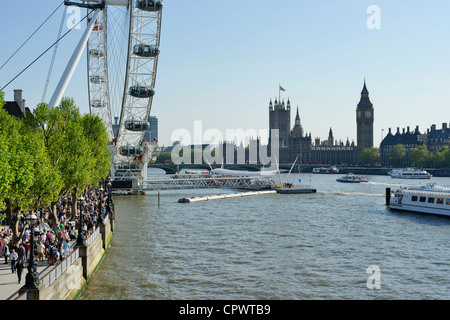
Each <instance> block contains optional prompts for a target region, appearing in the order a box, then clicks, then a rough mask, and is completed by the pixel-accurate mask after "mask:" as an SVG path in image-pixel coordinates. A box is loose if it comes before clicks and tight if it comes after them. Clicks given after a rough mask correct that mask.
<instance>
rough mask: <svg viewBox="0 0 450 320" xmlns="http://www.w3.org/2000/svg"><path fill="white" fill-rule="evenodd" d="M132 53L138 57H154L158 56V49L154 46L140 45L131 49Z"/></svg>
mask: <svg viewBox="0 0 450 320" xmlns="http://www.w3.org/2000/svg"><path fill="white" fill-rule="evenodd" d="M133 53H134V54H135V55H137V56H140V57H156V56H157V55H158V54H159V48H158V46H156V45H146V44H143V43H140V44H136V45H135V46H134V47H133Z"/></svg>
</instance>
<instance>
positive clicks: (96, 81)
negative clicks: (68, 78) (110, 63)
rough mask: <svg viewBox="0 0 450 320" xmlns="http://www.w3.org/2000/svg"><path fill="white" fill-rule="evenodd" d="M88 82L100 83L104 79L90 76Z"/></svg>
mask: <svg viewBox="0 0 450 320" xmlns="http://www.w3.org/2000/svg"><path fill="white" fill-rule="evenodd" d="M89 80H91V82H92V83H101V82H103V81H105V78H104V77H102V76H90V77H89Z"/></svg>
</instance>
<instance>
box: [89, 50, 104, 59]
mask: <svg viewBox="0 0 450 320" xmlns="http://www.w3.org/2000/svg"><path fill="white" fill-rule="evenodd" d="M89 55H90V56H91V57H103V56H104V53H103V51H102V50H98V49H91V50H89Z"/></svg>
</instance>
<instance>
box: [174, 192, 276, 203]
mask: <svg viewBox="0 0 450 320" xmlns="http://www.w3.org/2000/svg"><path fill="white" fill-rule="evenodd" d="M276 193H277V192H276V191H275V190H265V191H249V192H240V193H226V194H219V195H210V196H203V197H191V198H182V199H180V200H178V202H179V203H191V202H200V201H208V200H218V199H228V198H238V197H248V196H257V195H263V194H276Z"/></svg>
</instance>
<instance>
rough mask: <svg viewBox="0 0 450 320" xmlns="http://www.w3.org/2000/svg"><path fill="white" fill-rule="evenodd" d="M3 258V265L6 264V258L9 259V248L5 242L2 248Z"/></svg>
mask: <svg viewBox="0 0 450 320" xmlns="http://www.w3.org/2000/svg"><path fill="white" fill-rule="evenodd" d="M3 256H4V257H5V264H7V263H8V257H9V247H8V243H6V242H5V245H4V246H3Z"/></svg>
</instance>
